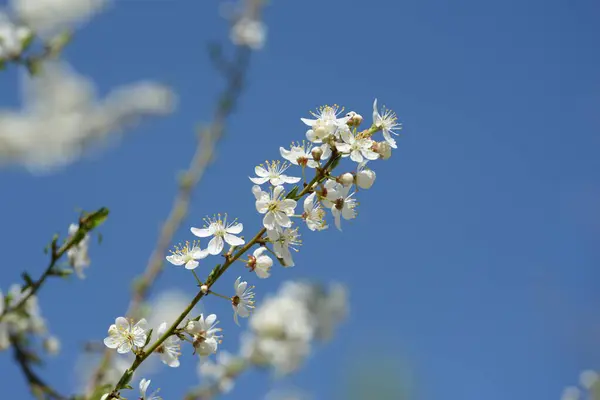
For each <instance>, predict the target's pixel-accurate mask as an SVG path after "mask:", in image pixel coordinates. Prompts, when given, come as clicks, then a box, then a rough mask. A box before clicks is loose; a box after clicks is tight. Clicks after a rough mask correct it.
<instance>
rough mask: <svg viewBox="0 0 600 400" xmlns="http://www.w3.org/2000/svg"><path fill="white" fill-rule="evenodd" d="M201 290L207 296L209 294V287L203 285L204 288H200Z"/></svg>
mask: <svg viewBox="0 0 600 400" xmlns="http://www.w3.org/2000/svg"><path fill="white" fill-rule="evenodd" d="M200 290H201V291H202V293H204V294H207V293H208V286H206V285H202V286H200Z"/></svg>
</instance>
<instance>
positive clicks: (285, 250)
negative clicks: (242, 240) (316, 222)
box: [267, 227, 302, 267]
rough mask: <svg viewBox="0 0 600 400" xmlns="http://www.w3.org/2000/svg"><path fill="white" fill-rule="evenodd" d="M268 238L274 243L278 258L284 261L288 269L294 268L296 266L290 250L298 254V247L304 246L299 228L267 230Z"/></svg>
mask: <svg viewBox="0 0 600 400" xmlns="http://www.w3.org/2000/svg"><path fill="white" fill-rule="evenodd" d="M267 236H268V237H269V241H270V242H271V243H273V251H274V252H275V254H277V257H279V258H282V259H283V262H284V265H285V266H286V267H293V266H294V265H295V264H294V260H293V259H292V253H291V251H290V249H291V250H294V251H296V252H297V251H298V249H297V248H296V247H298V246H300V245H301V244H302V240H300V234H299V233H298V228H297V227H296V228H286V229H285V230H282V229H281V228H277V229H267Z"/></svg>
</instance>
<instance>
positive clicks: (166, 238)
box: [90, 47, 251, 390]
mask: <svg viewBox="0 0 600 400" xmlns="http://www.w3.org/2000/svg"><path fill="white" fill-rule="evenodd" d="M250 54H251V52H250V50H249V49H246V48H242V47H238V48H237V49H236V55H235V57H234V60H233V61H232V62H231V63H230V66H231V67H232V69H227V70H220V72H221V73H222V74H223V75H224V76H225V78H226V79H227V87H226V88H225V90H224V91H223V93H222V94H221V95H220V96H219V99H218V101H217V109H216V111H215V114H214V116H213V122H212V124H211V125H210V126H209V127H207V128H205V129H204V130H203V132H202V138H201V140H200V141H199V142H198V146H197V147H196V151H195V153H194V156H193V158H192V160H191V162H190V165H189V167H188V169H187V171H186V172H185V173H184V174H183V176H182V177H181V182H180V185H179V190H178V192H177V194H176V196H175V199H174V201H173V206H172V208H171V211H170V212H169V216H168V217H167V220H166V221H165V223H164V224H163V226H162V228H161V231H160V234H159V237H158V240H157V243H156V246H155V248H154V251H153V252H152V255H151V256H150V260H149V262H148V265H147V266H146V269H145V271H144V272H143V274H142V275H141V277H140V278H139V279H138V280H137V281H136V284H135V288H134V291H133V295H132V299H131V302H130V304H129V308H128V312H127V315H129V316H131V317H133V318H139V317H140V312H141V309H142V307H141V306H142V304H143V302H144V301H145V300H146V298H147V296H148V293H149V291H150V289H151V288H152V286H153V284H154V282H155V281H156V279H157V278H158V276H159V275H160V273H161V272H162V270H163V268H164V259H165V254H166V251H167V248H168V247H169V246H170V244H171V242H172V239H173V236H174V234H175V232H176V231H177V229H179V227H180V226H181V223H182V222H183V220H184V219H185V217H186V216H187V213H188V209H189V204H190V200H191V196H192V192H193V189H194V187H195V186H196V185H197V184H198V182H199V181H200V179H202V176H203V175H204V172H205V171H206V167H207V166H208V164H209V162H210V161H211V159H212V158H213V154H214V150H215V147H216V145H217V143H218V141H219V140H220V139H221V137H222V136H223V133H224V131H225V124H226V121H227V118H228V117H229V116H230V114H231V113H232V111H233V110H234V107H235V106H236V104H237V100H238V98H239V96H240V94H241V91H242V89H243V86H244V78H245V75H246V72H247V69H248V65H249V62H250ZM111 357H112V353H111V352H110V351H109V350H107V351H105V353H104V356H103V357H102V360H101V362H100V364H99V366H98V368H97V369H96V371H95V373H94V374H93V376H92V380H91V385H90V387H91V389H92V390H93V388H94V387H96V386H97V385H98V384H99V383H100V382H101V380H102V378H103V376H104V373H105V370H106V369H107V368H108V366H109V365H110V358H111Z"/></svg>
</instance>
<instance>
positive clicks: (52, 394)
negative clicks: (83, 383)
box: [11, 337, 68, 400]
mask: <svg viewBox="0 0 600 400" xmlns="http://www.w3.org/2000/svg"><path fill="white" fill-rule="evenodd" d="M11 343H12V345H13V349H14V357H15V361H16V362H17V364H18V365H19V367H20V368H21V371H22V372H23V375H25V378H26V379H27V383H28V385H29V388H30V390H31V393H32V394H33V395H34V396H35V397H36V398H37V399H53V400H68V397H66V396H63V395H62V394H60V393H58V392H57V391H56V390H54V389H53V388H52V387H50V386H49V385H48V384H47V383H46V382H44V381H43V380H42V379H41V378H40V377H39V376H38V375H37V374H36V373H35V371H34V370H33V368H32V365H31V364H32V363H33V362H34V361H35V360H37V357H36V356H35V355H34V354H31V353H29V352H28V351H27V350H26V349H25V347H24V346H23V344H22V343H21V342H20V340H19V339H18V338H17V337H11Z"/></svg>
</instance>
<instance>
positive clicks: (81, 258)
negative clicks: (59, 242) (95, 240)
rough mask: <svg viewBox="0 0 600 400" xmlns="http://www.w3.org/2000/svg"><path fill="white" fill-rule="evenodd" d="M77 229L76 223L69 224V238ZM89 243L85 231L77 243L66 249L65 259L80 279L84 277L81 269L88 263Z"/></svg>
mask: <svg viewBox="0 0 600 400" xmlns="http://www.w3.org/2000/svg"><path fill="white" fill-rule="evenodd" d="M78 230H79V225H78V224H71V225H70V226H69V239H71V237H72V236H73V235H75V234H76V233H77V231H78ZM89 244H90V235H89V234H87V233H86V234H85V235H84V237H83V239H81V240H80V241H79V243H77V244H76V245H74V246H72V247H71V248H70V249H69V250H67V259H68V260H69V265H70V266H71V267H72V268H73V270H74V271H75V273H76V274H77V276H78V277H79V278H80V279H83V278H85V274H84V273H83V270H84V269H85V268H87V267H89V265H90V257H89V255H88V247H89Z"/></svg>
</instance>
